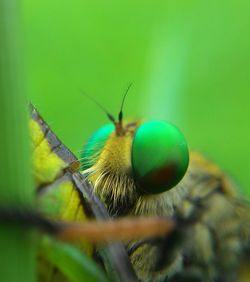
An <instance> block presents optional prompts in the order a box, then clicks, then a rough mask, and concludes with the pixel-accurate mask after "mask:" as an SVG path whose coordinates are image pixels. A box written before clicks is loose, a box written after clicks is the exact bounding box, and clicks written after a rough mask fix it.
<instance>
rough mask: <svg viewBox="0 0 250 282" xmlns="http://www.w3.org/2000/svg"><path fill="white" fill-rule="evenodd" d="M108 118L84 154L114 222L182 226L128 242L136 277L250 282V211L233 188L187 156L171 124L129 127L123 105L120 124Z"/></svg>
mask: <svg viewBox="0 0 250 282" xmlns="http://www.w3.org/2000/svg"><path fill="white" fill-rule="evenodd" d="M123 102H124V100H123ZM122 105H123V103H122ZM107 115H108V118H109V119H110V121H111V123H109V124H107V125H105V126H103V127H101V128H100V129H98V130H97V131H96V132H95V133H94V134H93V135H92V137H91V138H90V139H89V141H88V142H87V143H86V144H85V146H84V149H83V152H82V155H81V169H82V173H83V174H84V175H85V176H87V178H88V179H89V181H90V182H91V183H92V185H93V187H94V188H93V189H94V192H95V193H96V194H97V195H98V196H99V197H100V199H101V200H102V202H103V203H104V204H105V206H106V208H107V210H108V212H109V214H110V216H111V217H113V218H117V217H124V216H125V217H128V216H129V217H141V216H143V217H145V216H160V217H168V218H172V219H173V220H175V221H176V222H177V225H178V226H179V228H177V230H175V232H173V233H171V234H168V235H167V236H165V237H164V236H163V237H161V238H157V239H150V240H149V239H147V240H146V239H145V240H132V241H128V242H127V243H126V250H127V253H128V255H129V258H130V261H131V263H132V265H133V268H134V269H135V272H136V275H137V277H138V279H139V280H140V281H247V280H244V279H246V277H250V276H248V273H247V271H245V269H246V267H247V265H248V259H247V252H248V249H249V234H250V233H249V222H250V216H249V215H250V213H249V206H248V204H247V203H245V202H244V200H242V199H241V198H240V196H239V195H238V194H237V188H236V185H235V184H233V183H232V182H231V181H230V180H229V179H228V177H226V176H225V175H224V174H223V172H222V171H221V170H220V169H219V168H218V167H217V166H216V165H215V164H213V163H211V162H210V161H208V160H207V159H205V158H204V157H203V156H202V155H200V154H198V153H196V152H191V153H189V150H188V146H187V142H186V140H185V138H184V136H183V135H182V133H181V132H180V130H179V129H177V128H176V127H175V126H174V125H172V124H170V123H167V122H164V121H157V120H156V121H146V122H137V121H135V122H129V123H125V122H124V121H123V113H122V107H121V111H120V113H119V115H118V119H117V120H116V119H115V118H114V117H113V116H112V115H110V114H109V113H107ZM249 279H250V278H249Z"/></svg>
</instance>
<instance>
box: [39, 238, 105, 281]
mask: <svg viewBox="0 0 250 282" xmlns="http://www.w3.org/2000/svg"><path fill="white" fill-rule="evenodd" d="M40 254H41V255H42V257H44V258H46V259H47V260H48V261H49V262H50V263H51V264H53V265H54V266H55V267H57V268H58V269H59V270H60V271H61V272H62V273H63V274H64V275H65V276H66V277H67V278H68V279H69V281H72V282H81V281H83V282H86V281H88V282H97V281H103V282H105V281H108V280H107V278H106V276H105V275H104V273H103V272H102V271H101V270H100V269H99V267H98V266H97V265H96V264H95V263H94V262H93V261H92V260H91V259H90V258H89V257H88V256H87V255H85V254H84V253H83V252H82V251H81V250H80V249H78V248H76V247H74V246H72V245H69V244H66V243H62V242H60V241H56V240H54V239H51V238H49V237H45V238H44V239H43V240H42V243H41V249H40Z"/></svg>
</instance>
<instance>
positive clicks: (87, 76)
mask: <svg viewBox="0 0 250 282" xmlns="http://www.w3.org/2000/svg"><path fill="white" fill-rule="evenodd" d="M22 13H23V21H24V35H25V37H24V46H25V50H26V53H25V57H26V62H27V64H26V74H25V77H26V87H27V91H28V94H29V97H30V100H31V101H32V103H34V104H35V105H36V106H37V108H38V109H39V111H40V112H41V113H42V115H43V116H44V118H45V119H46V120H47V121H48V123H49V124H50V126H51V127H52V128H53V130H54V131H55V132H56V133H57V134H58V136H59V137H60V138H61V139H62V140H63V142H64V143H65V144H66V145H68V146H69V147H70V148H71V149H72V150H73V151H74V152H75V153H76V154H78V155H79V151H80V150H81V148H82V145H83V144H84V142H85V141H86V139H87V138H88V136H89V135H90V134H91V133H92V132H93V131H94V130H96V129H97V128H98V127H100V126H101V125H102V124H104V123H106V122H107V118H106V116H105V115H104V114H103V112H101V111H100V109H99V108H98V107H97V106H96V105H95V104H93V103H92V102H91V101H90V100H88V99H87V98H86V97H85V96H84V95H82V94H81V93H80V92H81V91H80V89H81V90H82V91H84V92H86V93H87V94H88V95H91V96H93V97H95V98H96V99H97V100H98V101H99V102H100V103H101V104H102V105H103V106H104V107H106V108H107V109H108V110H109V111H110V112H112V113H113V114H116V113H118V110H119V107H120V103H121V99H122V95H123V94H124V92H125V90H126V88H127V86H128V84H129V82H131V81H133V82H134V84H133V87H132V89H131V91H130V93H129V96H128V97H127V100H126V105H125V117H127V118H146V119H166V120H169V121H171V122H173V123H175V124H176V125H177V126H178V127H179V128H180V129H181V130H182V131H183V132H184V134H185V135H186V138H187V140H188V143H189V146H190V148H195V149H196V150H199V151H201V152H203V153H205V154H206V155H207V156H208V157H209V158H210V159H212V160H215V161H216V162H217V163H219V164H220V165H221V166H222V167H223V168H224V169H225V171H227V172H229V173H230V174H231V175H232V176H233V177H234V179H235V180H236V182H238V183H239V184H240V185H241V186H242V187H243V189H244V191H245V193H246V194H248V195H250V187H249V183H250V172H249V168H250V154H249V153H250V149H249V146H250V118H249V109H250V17H249V15H250V1H244V0H238V1H236V0H235V1H230V0H227V1H226V0H222V1H218V0H217V1H215V0H211V1H193V0H190V1H186V0H180V1H176V0H175V1H173V0H171V1H170V0H169V1H166V0H165V1H164V0H158V1H157V0H155V1H147V0H144V1H142V0H138V1H132V0H127V1H114V0H105V1H104V0H103V1H102V0H81V1H80V0H72V1H65V0H60V1H59V0H54V1H51V0H42V1H33V0H23V1H22Z"/></svg>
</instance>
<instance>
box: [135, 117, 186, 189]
mask: <svg viewBox="0 0 250 282" xmlns="http://www.w3.org/2000/svg"><path fill="white" fill-rule="evenodd" d="M188 162H189V153H188V147H187V143H186V140H185V138H184V136H183V134H182V133H181V132H180V131H179V129H177V128H176V127H175V126H174V125H172V124H170V123H167V122H164V121H150V122H145V123H144V124H142V125H141V126H140V127H139V128H138V129H137V131H136V133H135V136H134V140H133V144H132V167H133V171H134V177H135V180H136V181H137V182H138V184H139V186H140V188H141V189H142V191H144V192H148V193H153V194H155V193H161V192H164V191H166V190H169V189H171V188H172V187H174V186H175V185H176V184H177V183H178V182H179V181H180V180H181V179H182V177H183V176H184V174H185V172H186V170H187V167H188Z"/></svg>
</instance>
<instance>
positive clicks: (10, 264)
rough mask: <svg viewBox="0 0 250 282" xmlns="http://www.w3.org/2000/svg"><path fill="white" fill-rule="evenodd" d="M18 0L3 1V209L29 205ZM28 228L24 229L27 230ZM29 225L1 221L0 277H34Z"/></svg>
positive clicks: (0, 121)
mask: <svg viewBox="0 0 250 282" xmlns="http://www.w3.org/2000/svg"><path fill="white" fill-rule="evenodd" d="M19 8H20V7H19V6H18V0H16V1H15V0H0V108H1V110H0V134H1V137H0V162H1V163H0V179H1V182H0V183H1V184H0V207H9V208H10V209H11V207H13V206H14V207H15V208H16V207H20V208H25V207H31V204H32V198H33V188H32V181H31V172H30V162H29V147H28V130H27V124H28V122H27V113H26V111H25V110H26V108H28V107H27V101H26V100H25V97H24V87H23V77H22V74H23V72H24V70H23V64H22V59H21V54H22V52H21V50H22V47H21V43H20V37H21V36H20V35H21V33H20V30H21V28H20V27H21V21H20V10H19ZM25 229H26V230H25ZM31 233H32V231H30V230H27V227H25V226H21V225H20V226H19V225H14V224H10V223H9V224H8V223H6V222H5V223H4V222H0V250H1V256H0V274H1V281H8V282H14V281H19V282H20V281H25V282H31V281H34V280H35V259H34V255H35V241H34V236H32V234H31Z"/></svg>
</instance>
